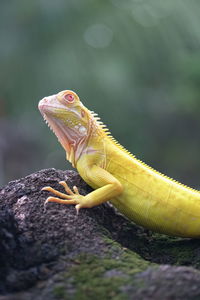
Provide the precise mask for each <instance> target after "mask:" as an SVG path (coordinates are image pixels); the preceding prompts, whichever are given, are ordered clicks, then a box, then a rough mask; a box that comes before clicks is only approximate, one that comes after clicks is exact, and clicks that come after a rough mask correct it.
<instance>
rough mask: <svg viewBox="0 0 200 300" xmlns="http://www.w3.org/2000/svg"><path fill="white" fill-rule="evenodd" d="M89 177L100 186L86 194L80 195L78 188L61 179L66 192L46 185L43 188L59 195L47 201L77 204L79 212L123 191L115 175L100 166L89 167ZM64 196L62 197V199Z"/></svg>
mask: <svg viewBox="0 0 200 300" xmlns="http://www.w3.org/2000/svg"><path fill="white" fill-rule="evenodd" d="M86 174H87V178H88V179H89V181H90V182H92V183H93V184H94V185H95V186H97V187H98V188H97V189H96V190H94V191H93V192H91V193H89V194H87V195H86V196H83V195H80V194H79V191H78V188H77V187H74V188H73V190H74V191H72V190H71V189H70V188H69V187H68V185H67V184H66V182H64V181H61V182H60V184H61V185H62V186H64V188H65V191H66V193H67V194H65V193H61V192H59V191H57V190H55V189H53V188H51V187H49V186H48V187H44V188H43V189H42V190H45V191H49V192H52V193H54V194H55V195H56V196H58V197H48V198H47V200H46V202H57V203H63V204H75V205H76V210H77V213H78V211H79V210H80V208H90V207H93V206H96V205H99V204H101V203H103V202H106V201H108V200H110V199H112V198H114V197H117V196H119V195H120V194H121V193H122V192H123V186H122V185H121V183H120V182H119V180H117V179H116V178H115V177H114V176H113V175H111V174H110V173H109V172H107V171H106V170H104V169H102V168H101V167H98V166H93V167H91V168H89V169H88V170H87V172H86ZM61 198H62V199H61Z"/></svg>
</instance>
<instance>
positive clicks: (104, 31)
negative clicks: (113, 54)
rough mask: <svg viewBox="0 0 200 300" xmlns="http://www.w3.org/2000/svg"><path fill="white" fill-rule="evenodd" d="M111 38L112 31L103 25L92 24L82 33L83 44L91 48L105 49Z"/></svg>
mask: <svg viewBox="0 0 200 300" xmlns="http://www.w3.org/2000/svg"><path fill="white" fill-rule="evenodd" d="M112 38H113V32H112V30H111V29H110V28H109V27H108V26H106V25H104V24H94V25H92V26H90V27H88V28H87V29H86V31H85V33H84V40H85V42H86V43H87V44H88V45H90V46H91V47H93V48H106V47H108V46H109V45H110V43H111V41H112Z"/></svg>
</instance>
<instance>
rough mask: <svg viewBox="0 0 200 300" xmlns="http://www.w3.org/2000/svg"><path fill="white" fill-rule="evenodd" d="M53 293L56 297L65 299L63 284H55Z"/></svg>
mask: <svg viewBox="0 0 200 300" xmlns="http://www.w3.org/2000/svg"><path fill="white" fill-rule="evenodd" d="M53 295H54V296H55V297H56V298H58V299H63V300H64V299H67V294H66V288H65V287H64V286H63V285H58V286H55V287H54V289H53Z"/></svg>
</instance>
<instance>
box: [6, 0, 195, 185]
mask: <svg viewBox="0 0 200 300" xmlns="http://www.w3.org/2000/svg"><path fill="white" fill-rule="evenodd" d="M63 89H73V90H75V91H76V92H77V93H78V94H79V96H80V98H81V100H82V101H83V103H84V104H85V105H86V106H87V107H88V108H89V109H91V110H94V111H96V112H98V114H99V116H100V117H101V118H102V120H103V122H104V123H106V124H107V126H108V127H109V129H110V130H111V132H112V134H113V136H114V137H115V138H116V139H117V140H119V141H120V143H121V144H122V145H124V146H125V147H126V148H128V149H129V150H130V151H131V152H132V153H134V154H135V155H136V156H137V157H138V158H139V159H141V160H144V161H145V162H146V163H148V164H150V165H151V166H153V167H154V168H156V169H158V170H159V171H161V172H164V173H165V174H168V175H169V176H172V177H174V178H176V179H178V180H180V181H182V182H184V183H185V184H188V185H191V186H193V187H197V188H198V187H199V186H200V175H199V174H200V158H199V152H200V134H199V132H200V2H199V1H198V0H196V1H195V0H167V1H164V0H162V1H161V0H124V1H122V0H106V1H105V0H101V1H94V0H93V1H92V0H68V1H67V0H57V1H55V0H34V1H28V0H18V1H7V0H1V1H0V186H2V185H4V184H6V183H7V182H8V181H9V180H13V179H16V178H19V177H22V176H25V175H28V174H30V173H31V172H34V171H37V170H40V169H42V168H50V167H55V168H61V169H67V168H69V166H70V165H69V164H68V163H67V162H66V160H65V153H64V150H63V149H62V148H61V146H60V145H59V144H58V142H57V139H56V137H55V136H54V134H53V133H52V132H50V130H49V129H48V127H47V126H46V124H45V123H44V121H43V119H42V117H41V115H40V113H39V111H38V108H37V104H38V101H39V100H40V99H41V98H43V97H44V96H48V95H51V94H54V93H56V92H59V91H60V90H63Z"/></svg>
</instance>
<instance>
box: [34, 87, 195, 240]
mask: <svg viewBox="0 0 200 300" xmlns="http://www.w3.org/2000/svg"><path fill="white" fill-rule="evenodd" d="M38 107H39V110H40V112H41V114H42V115H43V117H44V119H45V120H46V121H47V123H48V125H49V126H50V128H51V129H52V130H53V132H54V133H55V135H56V136H57V138H58V140H59V142H60V143H61V145H62V146H63V148H64V149H65V151H66V157H67V160H69V161H70V162H71V163H72V165H73V166H74V167H75V168H77V170H78V172H79V174H80V175H81V177H82V178H83V179H84V180H85V181H86V182H87V183H88V184H89V185H90V186H91V187H92V188H94V191H92V192H91V193H89V194H88V195H86V196H83V195H80V194H79V191H78V188H77V187H73V191H72V190H71V189H70V188H69V187H68V185H67V183H66V182H64V181H61V182H60V184H61V185H63V186H64V188H65V191H66V194H65V193H61V192H59V191H57V190H55V189H53V188H51V187H49V186H48V187H44V188H43V190H46V191H50V192H52V193H54V194H55V195H56V196H57V197H48V198H47V202H58V203H64V204H74V205H76V210H77V212H78V211H79V209H80V208H84V207H93V206H96V205H99V204H101V203H103V202H106V201H110V202H111V203H112V204H113V205H114V206H115V207H116V208H117V209H118V210H119V211H120V212H121V213H123V214H124V215H125V216H126V217H128V218H129V219H130V220H132V221H134V222H135V223H137V224H139V225H142V226H143V227H146V228H148V229H151V230H153V231H157V232H160V233H164V234H168V235H173V236H182V237H194V238H199V237H200V192H199V191H197V190H194V189H192V188H189V187H187V186H184V185H183V184H181V183H178V182H176V181H174V180H173V179H170V178H168V177H167V176H164V175H162V174H161V173H159V172H157V171H155V170H154V169H152V168H151V167H149V166H147V165H146V164H144V163H143V162H141V161H139V160H138V159H136V158H135V157H134V156H133V155H132V154H130V153H129V152H128V151H127V150H126V149H124V148H123V147H122V146H121V145H120V144H119V143H118V142H117V141H116V140H115V139H114V138H113V137H112V136H111V134H110V133H109V132H108V130H107V128H106V127H105V126H104V125H103V123H102V122H100V121H99V118H98V117H97V115H96V114H95V113H94V112H92V111H90V110H88V109H87V108H86V107H85V106H84V105H83V104H82V102H81V101H80V99H79V97H78V95H77V94H76V93H74V92H73V91H70V90H66V91H62V92H60V93H58V94H56V95H53V96H49V97H45V98H43V99H42V100H41V101H40V102H39V106H38Z"/></svg>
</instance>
